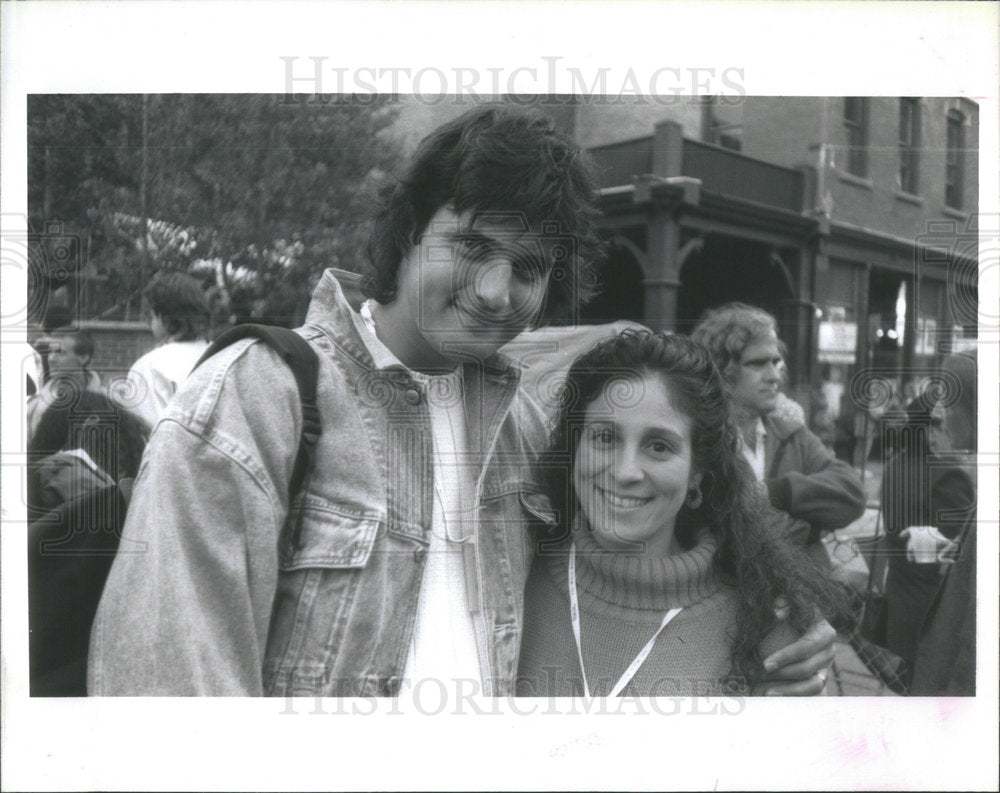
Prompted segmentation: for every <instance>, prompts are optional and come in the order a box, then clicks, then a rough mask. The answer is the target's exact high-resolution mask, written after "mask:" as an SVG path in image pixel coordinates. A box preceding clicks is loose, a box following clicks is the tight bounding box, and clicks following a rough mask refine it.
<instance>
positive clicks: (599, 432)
mask: <svg viewBox="0 0 1000 793" xmlns="http://www.w3.org/2000/svg"><path fill="white" fill-rule="evenodd" d="M542 476H543V477H544V478H545V479H547V481H548V489H549V493H550V495H551V496H552V498H553V506H554V507H555V514H556V515H557V516H558V518H559V519H558V520H557V523H556V524H555V525H553V526H550V527H549V532H548V533H547V536H544V537H543V536H542V535H541V534H540V535H539V543H538V548H537V554H536V559H535V563H534V566H533V568H532V571H531V574H530V576H529V580H528V585H527V591H526V593H525V627H524V639H523V644H522V648H521V656H520V668H519V681H518V693H519V695H522V696H571V695H581V694H582V695H585V696H591V695H593V696H616V695H619V694H623V695H660V696H663V695H680V696H685V695H699V696H707V695H718V694H732V693H751V692H753V693H764V692H763V691H760V690H759V686H760V684H761V682H762V681H763V678H764V667H763V659H764V657H765V656H766V655H767V654H769V653H771V652H773V651H775V650H778V649H779V648H781V647H783V646H785V645H787V644H790V643H791V642H793V641H794V640H795V639H796V638H798V636H799V635H800V634H801V633H802V632H804V631H805V630H806V628H808V627H809V625H810V624H811V623H812V622H813V620H814V619H815V616H816V612H817V610H819V611H821V612H823V613H825V614H828V615H829V614H832V613H834V612H836V611H839V604H838V603H836V602H835V596H833V595H831V594H830V589H829V587H828V586H827V585H826V584H825V583H824V582H823V581H822V580H821V579H820V578H819V577H817V574H816V572H815V570H813V569H812V568H811V567H810V566H809V564H808V562H807V560H806V559H805V557H804V556H803V555H801V552H800V551H799V550H797V549H796V548H794V547H792V546H791V545H790V544H789V543H787V542H786V541H784V540H783V539H782V535H781V525H779V524H781V522H782V521H783V520H784V519H783V518H782V517H781V516H779V515H778V514H777V513H775V512H774V510H773V509H772V508H771V507H770V506H769V504H768V502H767V499H766V498H765V497H764V496H763V494H762V493H760V492H759V490H758V489H757V486H756V482H755V479H754V476H753V473H752V471H751V470H750V469H749V466H748V465H747V463H746V462H745V461H744V460H743V458H742V455H741V454H740V451H739V444H738V436H737V430H736V428H735V425H734V424H733V421H732V418H731V416H730V411H729V408H728V405H727V400H726V397H725V393H724V390H723V383H722V379H721V377H720V375H719V373H718V370H717V369H716V368H715V366H714V364H713V363H712V359H711V355H710V353H709V351H708V350H707V349H706V348H705V347H703V346H702V345H700V344H698V343H696V342H693V341H691V340H690V339H687V338H685V337H682V336H675V335H668V334H660V333H653V332H649V331H636V330H631V329H630V330H626V331H624V332H623V333H621V334H620V335H618V336H616V337H614V338H612V339H609V340H607V341H605V342H602V343H600V344H598V345H597V346H596V347H594V348H593V349H592V350H590V351H589V352H587V353H585V354H584V355H582V356H581V357H580V358H578V359H577V360H576V362H575V363H574V364H573V366H572V367H571V369H570V372H569V375H568V379H567V382H566V384H565V386H564V388H563V391H562V397H561V404H560V413H559V415H558V418H557V420H556V423H555V428H554V432H553V437H552V444H551V447H550V450H549V452H548V453H547V454H546V455H545V456H544V458H543V463H542ZM570 485H571V486H570ZM785 606H787V611H788V616H787V618H786V619H784V620H782V621H779V620H778V618H777V617H776V616H775V613H776V609H778V608H779V607H781V608H784V607H785ZM755 687H757V688H755Z"/></svg>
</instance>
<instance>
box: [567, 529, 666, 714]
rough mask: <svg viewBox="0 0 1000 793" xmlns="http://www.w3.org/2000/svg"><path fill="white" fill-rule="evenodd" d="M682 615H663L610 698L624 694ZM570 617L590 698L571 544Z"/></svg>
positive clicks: (574, 550) (571, 546)
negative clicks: (666, 632)
mask: <svg viewBox="0 0 1000 793" xmlns="http://www.w3.org/2000/svg"><path fill="white" fill-rule="evenodd" d="M680 613H681V610H680V609H679V608H675V609H670V611H668V612H667V613H666V614H664V615H663V619H662V620H661V621H660V627H659V628H657V629H656V633H654V634H653V638H651V639H650V640H649V641H648V642H646V645H645V647H643V648H642V649H641V650H640V651H639V654H638V655H637V656H636V657H635V659H634V660H633V661H632V663H631V664H629V666H628V669H626V670H625V672H624V673H623V674H622V676H621V677H620V678H619V679H618V682H617V683H615V686H614V688H612V689H611V693H610V694H608V696H609V697H617V696H618V695H619V694H621V693H622V690H623V689H624V688H625V686H627V685H628V684H629V681H631V680H632V678H633V677H635V673H636V672H638V671H639V667H641V666H642V665H643V664H644V663H645V662H646V659H647V658H648V657H649V654H650V653H651V652H652V651H653V645H654V644H656V638H657V637H658V636H659V635H660V633H662V632H663V629H664V628H666V627H667V625H668V624H669V623H670V620H672V619H673V618H674V617H676V616H677V615H678V614H680ZM569 616H570V619H571V620H572V622H573V638H574V639H576V657H577V658H578V659H579V661H580V674H581V675H583V695H584V696H585V697H589V696H590V686H589V685H587V670H586V668H585V667H584V665H583V644H582V642H581V641H580V604H579V601H578V600H577V595H576V544H575V543H574V544H571V545H570V549H569Z"/></svg>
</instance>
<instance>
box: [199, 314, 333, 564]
mask: <svg viewBox="0 0 1000 793" xmlns="http://www.w3.org/2000/svg"><path fill="white" fill-rule="evenodd" d="M247 338H254V339H260V340H261V341H264V342H266V343H267V344H268V346H269V347H271V349H273V350H274V351H275V352H277V353H278V355H280V356H281V359H282V360H283V361H284V362H285V363H286V364H288V367H289V368H290V369H291V370H292V374H293V375H294V376H295V383H296V385H297V386H298V389H299V401H300V402H301V403H302V434H301V436H300V438H299V448H298V453H297V455H296V457H295V467H294V468H293V469H292V478H291V479H290V480H289V483H288V500H289V504H290V503H291V500H292V497H293V496H294V495H295V494H296V493H298V492H299V491H300V490H302V488H303V487H305V485H306V484H307V483H308V481H309V478H310V476H311V475H312V471H313V467H314V465H315V463H316V444H317V442H318V441H319V436H320V435H321V434H322V432H323V427H322V425H321V424H320V420H319V408H318V407H317V405H316V386H317V382H318V381H319V356H318V355H317V354H316V350H314V349H313V347H312V345H311V344H309V342H307V341H306V340H305V339H303V338H302V337H301V336H300V335H299V334H298V333H296V332H295V331H294V330H289V329H288V328H282V327H276V326H273V325H253V324H247V325H237V326H236V327H234V328H230V329H229V330H227V331H225V332H224V333H222V334H221V335H220V336H219V337H218V338H217V339H215V341H213V342H212V343H211V344H210V345H209V347H208V349H206V350H205V352H204V353H203V354H202V356H201V358H199V359H198V363H196V364H195V365H194V367H193V368H194V369H197V368H198V367H199V366H200V365H201V364H202V363H204V362H205V361H206V360H208V359H209V358H211V357H212V356H213V355H215V354H216V353H217V352H219V351H220V350H223V349H225V348H226V347H228V346H229V345H230V344H233V343H234V342H237V341H240V340H241V339H247ZM301 524H302V511H301V510H299V513H298V515H297V516H296V519H295V525H294V526H293V528H292V541H293V543H294V544H295V547H300V541H301V528H302V525H301Z"/></svg>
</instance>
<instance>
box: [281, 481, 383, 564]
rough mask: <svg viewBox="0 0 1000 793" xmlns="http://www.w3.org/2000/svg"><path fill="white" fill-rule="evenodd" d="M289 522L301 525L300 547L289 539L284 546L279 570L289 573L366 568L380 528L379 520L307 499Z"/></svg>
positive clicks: (317, 500)
mask: <svg viewBox="0 0 1000 793" xmlns="http://www.w3.org/2000/svg"><path fill="white" fill-rule="evenodd" d="M299 510H301V515H299V514H298V512H299ZM289 519H290V521H292V522H294V521H295V520H296V519H298V520H299V521H300V525H299V531H300V534H299V542H298V543H297V545H293V544H292V543H291V542H290V541H289V540H288V539H286V541H285V542H284V544H283V548H282V553H281V561H280V568H281V569H282V570H283V571H288V572H290V571H293V570H304V569H308V568H315V567H322V568H328V569H341V568H359V567H364V566H365V565H366V564H367V563H368V559H369V557H370V556H371V553H372V548H373V547H374V545H375V538H376V537H377V535H378V530H379V525H380V524H381V520H379V518H377V517H374V516H372V515H365V514H358V513H355V512H351V511H349V510H345V509H342V508H338V507H336V506H334V505H333V504H331V503H330V502H327V501H324V500H322V499H318V498H315V497H312V496H310V497H307V498H305V499H304V500H303V501H302V502H301V504H299V505H298V506H297V507H296V508H295V510H293V512H292V513H291V515H290V517H289Z"/></svg>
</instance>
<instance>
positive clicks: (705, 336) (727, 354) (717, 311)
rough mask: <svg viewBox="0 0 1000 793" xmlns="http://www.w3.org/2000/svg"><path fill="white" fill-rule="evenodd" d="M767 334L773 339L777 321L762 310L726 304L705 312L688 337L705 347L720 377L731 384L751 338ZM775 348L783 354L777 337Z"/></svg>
mask: <svg viewBox="0 0 1000 793" xmlns="http://www.w3.org/2000/svg"><path fill="white" fill-rule="evenodd" d="M771 333H774V335H775V337H777V335H778V322H777V320H776V319H775V318H774V317H772V316H771V315H770V314H768V313H767V312H766V311H764V309H762V308H757V307H756V306H749V305H747V304H746V303H726V304H725V305H724V306H719V307H718V308H712V309H709V310H708V311H706V312H705V313H704V314H703V315H702V317H701V320H700V321H699V322H698V324H697V325H696V326H695V328H694V330H693V331H691V338H692V339H694V340H695V341H697V342H698V343H699V344H704V345H705V346H706V347H708V349H709V350H710V351H711V353H712V359H713V360H714V361H715V365H716V366H717V367H719V371H720V372H721V373H722V376H723V377H724V378H725V379H726V380H727V381H729V382H732V381H733V379H734V373H735V371H736V365H738V364H739V362H740V358H742V357H743V351H744V350H745V349H746V348H747V347H748V346H750V344H751V343H752V342H753V341H754V340H755V339H759V338H761V337H765V336H768V335H769V334H771ZM778 349H779V350H780V351H781V354H782V355H784V354H785V345H784V344H783V343H782V341H781V339H780V338H779V339H778Z"/></svg>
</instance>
